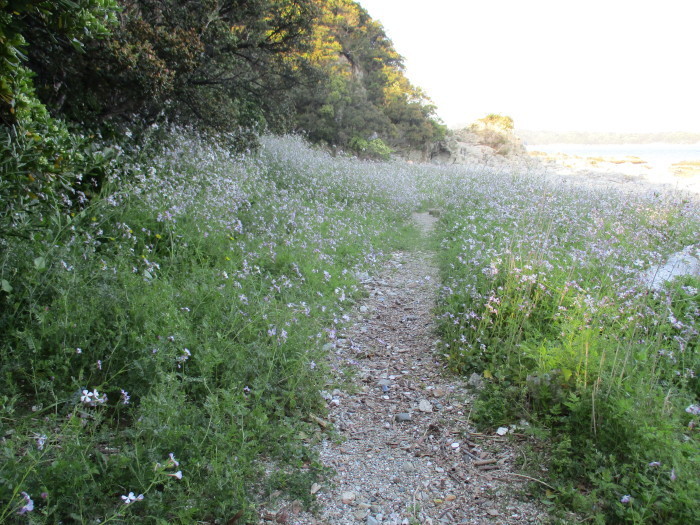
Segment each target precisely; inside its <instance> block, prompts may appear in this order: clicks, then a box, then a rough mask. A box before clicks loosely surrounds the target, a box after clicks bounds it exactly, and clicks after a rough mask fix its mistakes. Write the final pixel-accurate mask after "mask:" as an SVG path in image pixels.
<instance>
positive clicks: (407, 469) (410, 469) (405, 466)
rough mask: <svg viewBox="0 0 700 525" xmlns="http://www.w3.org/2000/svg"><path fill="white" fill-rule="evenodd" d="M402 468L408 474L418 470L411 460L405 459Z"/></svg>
mask: <svg viewBox="0 0 700 525" xmlns="http://www.w3.org/2000/svg"><path fill="white" fill-rule="evenodd" d="M401 468H402V469H403V471H404V472H405V473H406V474H412V473H413V472H415V471H416V466H415V465H414V464H413V463H411V462H410V461H404V462H403V465H401Z"/></svg>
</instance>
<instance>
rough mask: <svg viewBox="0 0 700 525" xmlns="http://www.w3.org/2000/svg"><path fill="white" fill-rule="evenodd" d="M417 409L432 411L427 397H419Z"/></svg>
mask: <svg viewBox="0 0 700 525" xmlns="http://www.w3.org/2000/svg"><path fill="white" fill-rule="evenodd" d="M418 410H420V411H421V412H432V411H433V405H432V404H431V403H430V401H428V400H427V399H421V401H420V403H418Z"/></svg>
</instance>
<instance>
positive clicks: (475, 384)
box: [467, 372, 484, 390]
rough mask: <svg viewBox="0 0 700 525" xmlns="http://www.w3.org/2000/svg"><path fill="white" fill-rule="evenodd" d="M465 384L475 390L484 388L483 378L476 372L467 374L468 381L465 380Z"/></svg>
mask: <svg viewBox="0 0 700 525" xmlns="http://www.w3.org/2000/svg"><path fill="white" fill-rule="evenodd" d="M467 384H468V385H469V386H470V387H472V388H474V389H476V390H481V389H482V388H484V380H483V378H482V377H481V376H480V375H479V374H477V373H476V372H474V373H473V374H472V375H470V376H469V381H467Z"/></svg>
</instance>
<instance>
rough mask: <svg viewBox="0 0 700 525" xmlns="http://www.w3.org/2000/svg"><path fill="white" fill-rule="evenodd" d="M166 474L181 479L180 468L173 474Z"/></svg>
mask: <svg viewBox="0 0 700 525" xmlns="http://www.w3.org/2000/svg"><path fill="white" fill-rule="evenodd" d="M168 476H171V477H173V478H177V479H182V471H181V470H178V471H177V472H175V473H174V474H168Z"/></svg>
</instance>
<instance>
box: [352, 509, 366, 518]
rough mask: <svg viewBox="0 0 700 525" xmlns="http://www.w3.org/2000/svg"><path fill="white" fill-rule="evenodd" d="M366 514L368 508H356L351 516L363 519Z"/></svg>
mask: <svg viewBox="0 0 700 525" xmlns="http://www.w3.org/2000/svg"><path fill="white" fill-rule="evenodd" d="M367 514H369V510H367V509H360V510H356V511H355V512H353V516H355V519H358V520H363V519H365V517H366V516H367Z"/></svg>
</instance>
